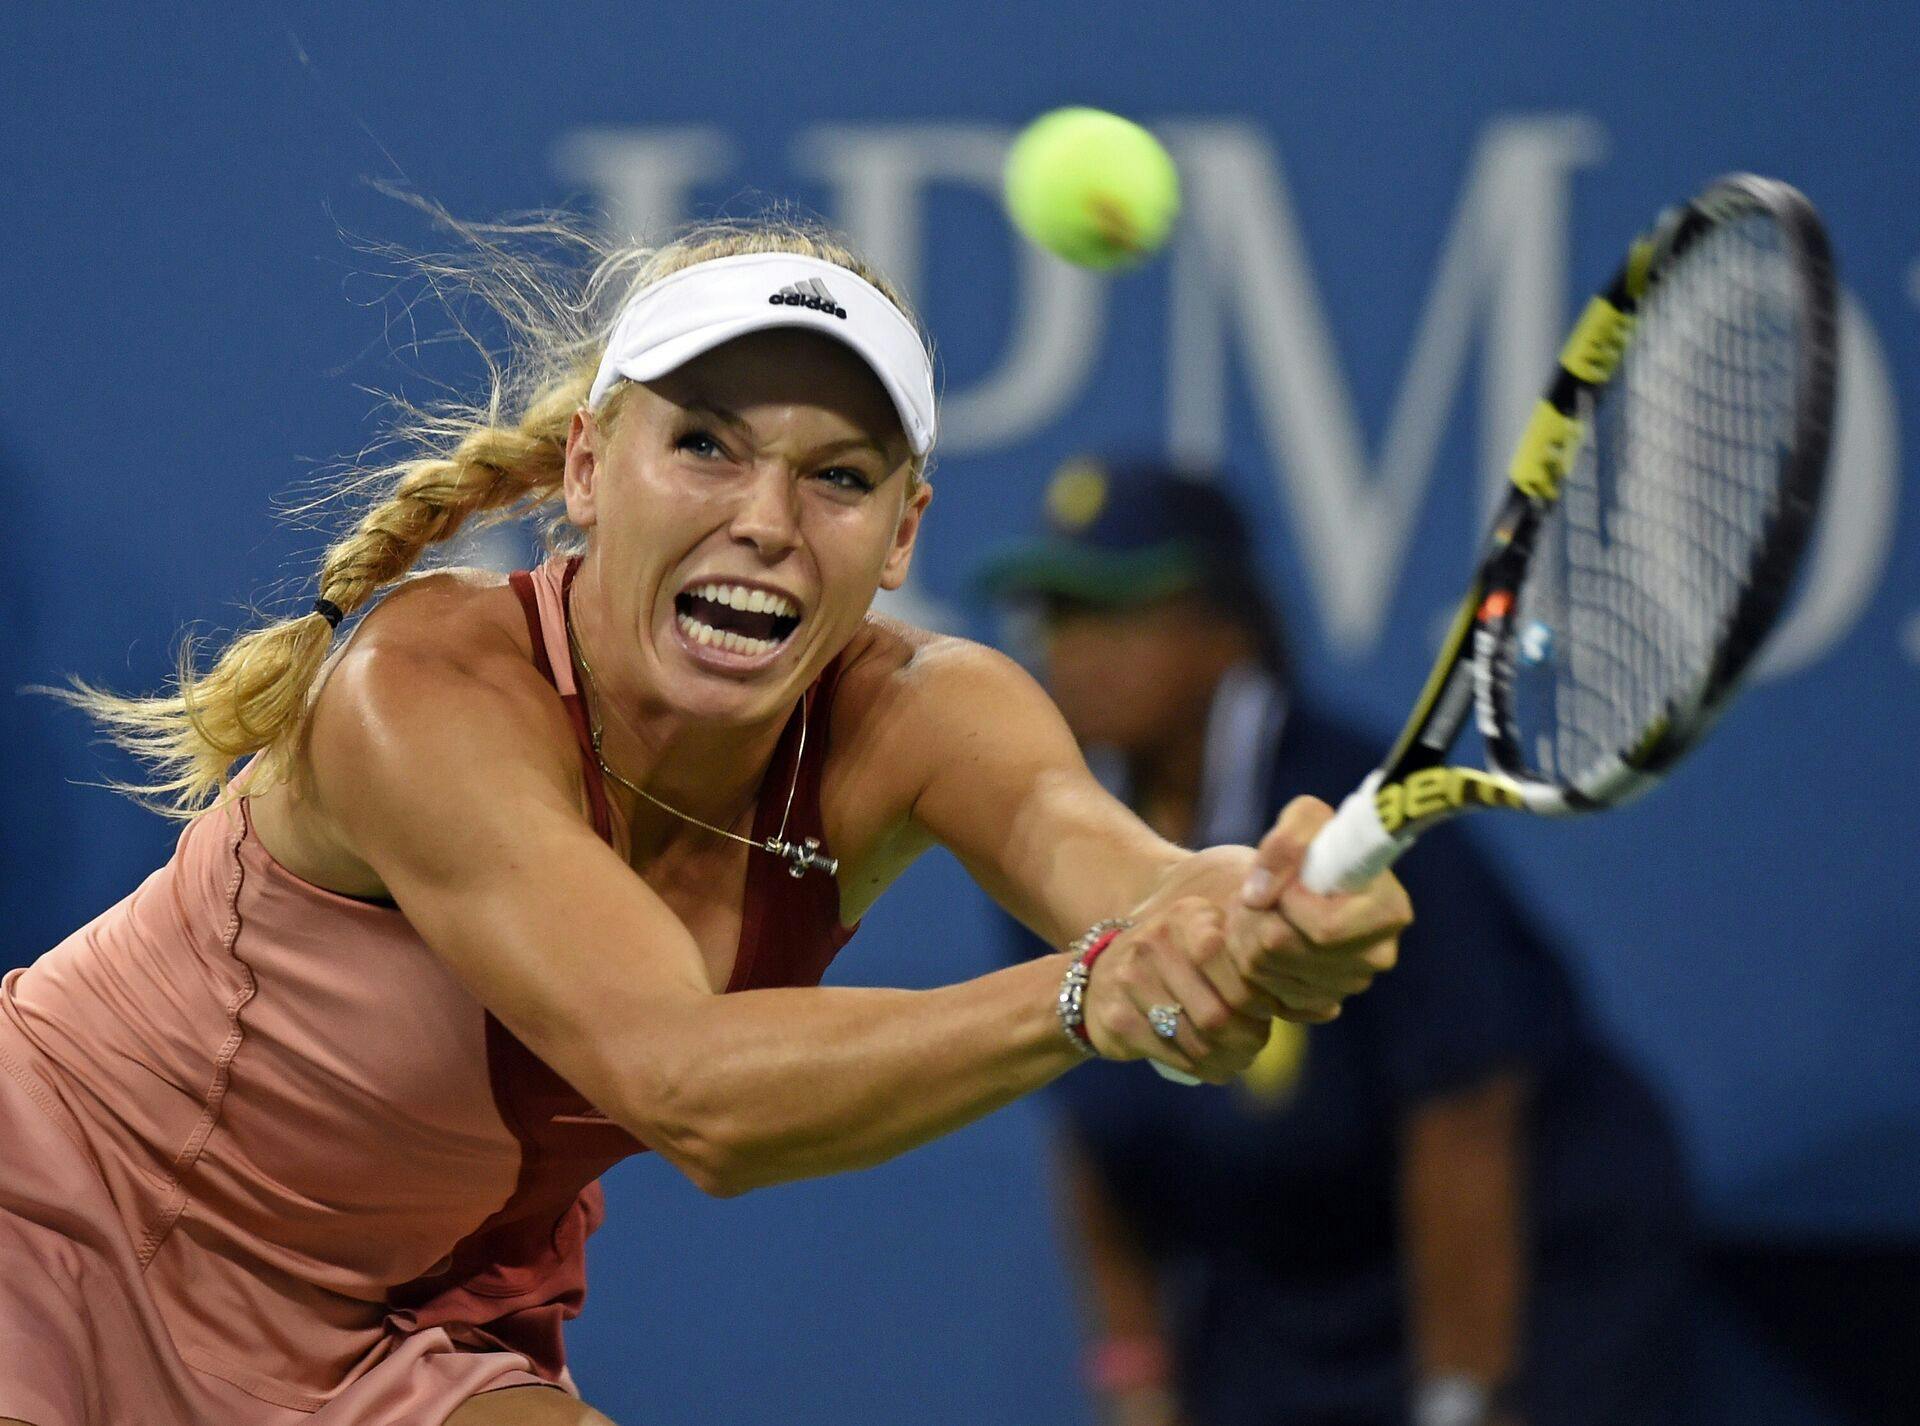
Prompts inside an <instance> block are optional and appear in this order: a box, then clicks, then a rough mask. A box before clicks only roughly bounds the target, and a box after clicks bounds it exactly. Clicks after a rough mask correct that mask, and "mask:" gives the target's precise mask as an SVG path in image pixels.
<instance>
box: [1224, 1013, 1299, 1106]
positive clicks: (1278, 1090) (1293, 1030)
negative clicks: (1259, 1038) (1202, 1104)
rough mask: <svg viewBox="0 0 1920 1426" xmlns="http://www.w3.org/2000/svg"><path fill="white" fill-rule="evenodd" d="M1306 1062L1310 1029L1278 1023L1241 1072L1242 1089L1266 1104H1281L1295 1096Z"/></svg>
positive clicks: (1281, 1021) (1292, 1024)
mask: <svg viewBox="0 0 1920 1426" xmlns="http://www.w3.org/2000/svg"><path fill="white" fill-rule="evenodd" d="M1306 1059H1307V1027H1306V1026H1304V1025H1296V1024H1294V1023H1293V1022H1292V1021H1291V1020H1275V1021H1274V1022H1273V1028H1272V1029H1271V1030H1269V1031H1268V1032H1267V1043H1266V1044H1265V1045H1264V1046H1263V1047H1262V1048H1261V1050H1260V1053H1259V1054H1257V1055H1255V1056H1254V1057H1253V1063H1252V1064H1250V1065H1248V1066H1247V1067H1246V1068H1245V1069H1243V1070H1241V1071H1240V1087H1241V1088H1242V1089H1244V1090H1246V1092H1247V1093H1248V1094H1250V1095H1252V1096H1253V1097H1254V1098H1255V1099H1258V1100H1260V1101H1261V1102H1263V1103H1265V1104H1270V1105H1271V1104H1278V1103H1279V1102H1280V1101H1282V1100H1284V1099H1287V1098H1289V1097H1290V1096H1291V1095H1292V1094H1293V1090H1294V1086H1295V1085H1296V1084H1298V1083H1299V1080H1300V1071H1301V1068H1302V1067H1303V1066H1304V1065H1305V1064H1306Z"/></svg>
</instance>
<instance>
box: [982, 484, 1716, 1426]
mask: <svg viewBox="0 0 1920 1426" xmlns="http://www.w3.org/2000/svg"><path fill="white" fill-rule="evenodd" d="M1220 480H1221V477H1220V476H1219V475H1218V473H1215V472H1186V471H1182V470H1179V469H1176V468H1172V467H1168V466H1164V465H1160V464H1156V463H1150V462H1148V463H1123V462H1105V461H1100V460H1094V459H1081V460H1076V461H1073V462H1070V463H1069V464H1068V465H1066V466H1065V467H1063V468H1062V470H1061V471H1060V472H1059V473H1058V474H1057V475H1056V476H1055V478H1054V479H1053V481H1052V484H1051V486H1050V487H1049V490H1048V494H1047V509H1048V517H1047V520H1048V529H1047V531H1046V533H1045V534H1044V535H1042V536H1040V537H1038V538H1036V539H1034V540H1032V541H1028V542H1025V543H1023V544H1020V545H1017V546H1014V547H1011V548H1009V549H1007V550H1004V551H1002V552H1001V553H1000V554H998V555H997V556H996V557H995V558H993V559H992V560H990V561H989V562H988V564H987V565H986V566H985V567H984V569H983V570H982V572H981V585H982V588H983V589H984V590H985V591H986V592H987V593H988V594H990V595H991V596H993V597H995V598H998V599H1001V600H1005V601H1009V602H1011V603H1012V604H1013V605H1014V606H1016V607H1017V608H1019V609H1021V610H1023V611H1025V612H1027V613H1029V614H1031V615H1034V616H1037V627H1035V628H1032V629H1031V630H1030V631H1029V632H1030V633H1031V634H1032V635H1033V636H1035V637H1036V638H1037V642H1038V655H1039V658H1038V661H1039V663H1040V665H1041V669H1040V671H1041V674H1042V677H1043V681H1044V682H1045V683H1046V685H1047V687H1048V690H1049V691H1050V692H1051V693H1052V695H1053V697H1054V700H1055V702H1056V703H1057V704H1058V706H1059V707H1060V710H1061V712H1062V713H1063V714H1064V715H1065V716H1066V719H1067V722H1068V724H1069V726H1070V727H1071V728H1072V729H1073V732H1074V734H1075V736H1076V737H1077V738H1078V739H1079V740H1080V741H1081V743H1082V744H1083V745H1084V746H1085V747H1086V748H1087V750H1088V753H1089V758H1090V761H1091V762H1092V764H1093V766H1094V768H1095V771H1096V772H1097V773H1098V774H1099V775H1100V776H1101V777H1102V780H1103V781H1105V782H1106V783H1107V785H1108V786H1109V788H1110V789H1112V790H1113V791H1115V792H1116V793H1117V794H1118V795H1120V796H1121V797H1122V798H1123V799H1124V800H1125V801H1127V802H1128V803H1129V805H1131V806H1132V807H1133V808H1134V809H1135V810H1136V811H1137V812H1138V813H1139V814H1140V816H1141V817H1142V818H1143V820H1145V821H1146V822H1147V824H1148V825H1149V826H1151V827H1153V829H1154V830H1155V831H1157V832H1159V833H1160V834H1161V835H1162V836H1164V837H1166V838H1167V839H1169V840H1170V841H1174V842H1178V843H1181V844H1183V845H1190V846H1202V845H1206V844H1208V843H1212V842H1217V841H1231V840H1233V839H1235V838H1240V837H1245V836H1247V835H1249V834H1251V833H1252V832H1255V831H1257V830H1258V829H1259V828H1260V827H1261V826H1262V825H1264V823H1265V822H1266V820H1267V819H1268V818H1269V817H1270V816H1271V814H1272V811H1273V809H1274V808H1275V807H1277V806H1278V805H1279V804H1280V802H1281V801H1282V800H1283V798H1284V797H1285V796H1286V795H1287V793H1288V792H1289V791H1290V790H1294V789H1301V788H1304V789H1309V790H1311V791H1313V792H1315V793H1317V794H1319V795H1322V796H1326V797H1328V798H1330V799H1334V800H1337V799H1338V798H1339V797H1340V796H1342V795H1343V794H1344V793H1345V792H1346V791H1348V790H1349V789H1351V788H1352V787H1354V786H1355V785H1356V784H1357V783H1358V782H1359V781H1360V779H1361V778H1362V776H1364V775H1365V773H1366V772H1367V771H1368V770H1369V769H1370V767H1371V766H1372V757H1371V754H1372V752H1373V751H1374V750H1376V749H1377V748H1378V747H1379V746H1381V745H1380V744H1379V743H1378V742H1376V741H1374V740H1371V739H1361V738H1358V737H1356V736H1354V735H1352V734H1350V733H1349V732H1348V731H1347V729H1346V728H1345V727H1344V726H1343V725H1342V724H1341V723H1340V722H1339V721H1337V720H1335V719H1333V718H1331V717H1330V716H1329V715H1328V713H1327V712H1326V711H1325V710H1323V709H1321V708H1318V707H1316V706H1315V705H1314V704H1313V703H1312V702H1311V701H1310V700H1308V699H1307V698H1305V697H1303V696H1302V693H1301V691H1300V689H1299V687H1298V685H1297V684H1296V682H1295V679H1294V677H1293V670H1292V665H1291V663H1290V660H1289V657H1288V647H1287V640H1286V637H1285V634H1284V631H1283V628H1282V624H1281V621H1280V619H1279V617H1278V615H1277V613H1276V611H1275V609H1274V608H1273V606H1272V604H1271V602H1270V601H1269V600H1268V598H1267V597H1266V595H1265V593H1264V590H1263V586H1262V583H1261V580H1260V578H1259V576H1258V574H1257V572H1256V562H1255V556H1254V552H1253V550H1252V548H1251V545H1250V541H1249V537H1248V532H1247V529H1246V527H1245V524H1244V522H1243V520H1242V518H1241V516H1240V514H1239V513H1238V511H1237V509H1236V507H1235V506H1234V505H1233V503H1232V502H1231V501H1230V500H1229V499H1228V498H1227V496H1225V495H1224V494H1223V493H1222V492H1221V489H1220ZM1020 637H1021V636H1019V635H1016V639H1017V640H1018V639H1020ZM1398 870H1400V872H1401V873H1402V875H1403V878H1404V880H1405V882H1406V885H1407V886H1408V888H1409V890H1410V891H1411V893H1412V895H1413V896H1414V898H1415V903H1416V905H1417V906H1418V907H1419V918H1418V921H1417V923H1416V924H1415V925H1414V927H1413V928H1412V929H1411V930H1410V931H1409V932H1408V934H1407V936H1406V940H1405V947H1404V954H1403V958H1402V962H1401V965H1400V968H1399V969H1398V970H1397V971H1396V973H1395V974H1394V975H1393V976H1392V977H1389V978H1387V979H1386V980H1384V981H1382V982H1381V984H1380V985H1379V986H1378V987H1377V988H1376V989H1375V990H1374V991H1373V992H1372V993H1371V994H1369V995H1367V996H1365V997H1362V998H1360V999H1358V1000H1356V1001H1354V1002H1352V1003H1351V1004H1349V1005H1348V1006H1346V1007H1345V1010H1344V1012H1343V1014H1342V1015H1341V1016H1340V1018H1339V1019H1337V1020H1335V1021H1333V1022H1332V1023H1331V1024H1326V1025H1319V1026H1315V1027H1313V1028H1312V1029H1311V1030H1309V1029H1307V1028H1305V1027H1302V1026H1299V1025H1292V1024H1284V1023H1276V1024H1275V1025H1274V1027H1273V1034H1272V1037H1271V1039H1270V1040H1269V1042H1268V1045H1267V1047H1266V1049H1265V1050H1264V1051H1263V1052H1262V1053H1261V1055H1260V1057H1259V1058H1258V1059H1257V1060H1256V1061H1255V1062H1254V1064H1253V1065H1252V1066H1251V1067H1250V1068H1249V1069H1248V1071H1247V1072H1246V1073H1245V1074H1244V1075H1243V1076H1242V1078H1241V1079H1240V1080H1239V1082H1238V1083H1236V1084H1235V1085H1234V1086H1232V1087H1231V1088H1227V1089H1209V1088H1199V1089H1191V1088H1184V1087H1181V1086H1178V1085H1174V1084H1170V1083H1167V1082H1166V1081H1164V1080H1162V1079H1160V1078H1159V1077H1157V1076H1155V1075H1152V1074H1148V1073H1134V1072H1133V1069H1136V1068H1137V1069H1141V1070H1144V1068H1145V1067H1144V1066H1139V1067H1131V1068H1127V1067H1114V1068H1112V1069H1108V1070H1100V1071H1094V1072H1090V1073H1088V1074H1086V1075H1082V1076H1076V1077H1074V1078H1073V1079H1071V1080H1067V1081H1063V1082H1062V1083H1061V1084H1060V1085H1059V1086H1058V1087H1057V1089H1056V1090H1055V1091H1054V1094H1055V1096H1056V1102H1057V1105H1058V1108H1059V1109H1060V1110H1061V1111H1062V1114H1063V1118H1064V1125H1063V1130H1062V1133H1061V1134H1060V1137H1059V1139H1058V1144H1059V1154H1058V1157H1059V1165H1058V1167H1059V1170H1060V1176H1061V1179H1062V1181H1063V1185H1064V1196H1063V1210H1062V1216H1063V1220H1064V1231H1065V1233H1066V1236H1067V1238H1068V1239H1069V1240H1070V1241H1069V1243H1068V1247H1069V1248H1070V1250H1071V1251H1070V1256H1071V1258H1072V1259H1073V1260H1074V1261H1075V1262H1076V1263H1077V1264H1078V1265H1079V1268H1080V1269H1081V1273H1082V1276H1083V1278H1084V1284H1083V1285H1084V1289H1085V1298H1086V1304H1087V1308H1088V1311H1089V1313H1090V1317H1091V1323H1090V1325H1091V1345H1090V1347H1089V1349H1088V1352H1087V1356H1086V1371H1087V1377H1088V1381H1089V1385H1090V1386H1091V1388H1092V1390H1093V1392H1094V1393H1095V1394H1096V1397H1097V1399H1098V1402H1099V1404H1100V1407H1101V1412H1102V1420H1103V1421H1104V1422H1106V1423H1109V1426H1172V1423H1176V1422H1178V1423H1184V1426H1409V1423H1411V1426H1649V1423H1662V1426H1664V1423H1673V1426H1679V1423H1680V1422H1681V1421H1682V1420H1683V1419H1684V1412H1685V1406H1684V1392H1685V1379H1686V1375H1687V1369H1686V1362H1687V1358H1688V1349H1687V1341H1688V1322H1687V1313H1688V1301H1687V1291H1688V1282H1689V1276H1690V1267H1689V1262H1690V1256H1691V1248H1690V1241H1689V1231H1688V1225H1687V1213H1686V1207H1685V1205H1686V1191H1685V1184H1684V1178H1683V1174H1682V1169H1681V1166H1680V1163H1679V1159H1678V1153H1677V1149H1676V1146H1675V1144H1674V1142H1673V1139H1672V1136H1671V1134H1670V1132H1669V1130H1668V1127H1667V1124H1666V1120H1665V1116H1664V1114H1663V1113H1662V1111H1661V1109H1660V1108H1659V1107H1658V1105H1657V1104H1656V1102H1655V1101H1654V1099H1653V1097H1652V1096H1651V1095H1650V1093H1649V1091H1648V1090H1647V1088H1646V1087H1645V1086H1644V1085H1643V1084H1642V1083H1641V1081H1640V1080H1639V1079H1638V1078H1637V1077H1636V1076H1635V1075H1634V1074H1633V1073H1631V1072H1630V1071H1629V1070H1628V1069H1627V1068H1626V1067H1625V1066H1624V1065H1623V1064H1622V1063H1621V1062H1620V1061H1619V1059H1617V1058H1616V1057H1615V1056H1614V1055H1613V1054H1611V1053H1610V1052H1609V1051H1608V1050H1607V1049H1606V1048H1605V1047H1604V1046H1603V1045H1602V1044H1601V1043H1600V1041H1599V1040H1598V1039H1597V1038H1596V1036H1595V1033H1594V1031H1593V1028H1592V1027H1591V1025H1590V1024H1589V1023H1588V1022H1587V1020H1586V1018H1585V1016H1584V1015H1583V1013H1582V1011H1581V1008H1580V1006H1579V1004H1578V1002H1577V1000H1576V997H1575V994H1574V991H1573V988H1572V986H1571V984H1570V983H1569V981H1568V978H1567V976H1566V975H1565V973H1564V972H1563V971H1562V969H1561V968H1560V966H1559V964H1558V963H1557V961H1556V958H1555V956H1554V955H1553V954H1552V952H1551V951H1550V949H1549V948H1548V946H1547V945H1546V944H1545V942H1544V941H1543V940H1542V938H1541V935H1540V933H1539V931H1538V930H1537V929H1536V928H1535V927H1534V926H1533V925H1532V924H1531V923H1530V921H1529V920H1528V918H1527V917H1526V916H1525V915H1524V914H1523V913H1522V911H1521V909H1520V907H1519V905H1518V904H1517V901H1516V898H1515V896H1514V895H1513V893H1512V892H1511V891H1509V889H1508V888H1507V887H1506V885H1505V884H1504V882H1503V881H1502V879H1501V878H1500V877H1498V876H1497V875H1496V874H1495V873H1494V872H1493V871H1492V869H1491V868H1490V867H1489V865H1488V864H1487V862H1486V860H1485V859H1484V858H1483V857H1482V856H1481V855H1480V854H1479V853H1478V852H1477V851H1476V850H1475V849H1474V847H1473V846H1472V845H1471V843H1470V842H1469V840H1468V839H1467V838H1466V837H1465V836H1464V835H1463V834H1462V832H1461V830H1460V829H1459V828H1444V829H1442V830H1440V831H1437V832H1435V833H1433V834H1432V835H1431V836H1429V837H1427V838H1424V839H1423V840H1422V842H1421V844H1420V846H1419V848H1418V849H1417V850H1415V851H1414V852H1413V853H1412V855H1410V856H1408V857H1407V858H1406V859H1405V860H1404V861H1403V862H1401V863H1400V864H1399V867H1398ZM1010 930H1011V931H1012V932H1013V940H1014V942H1015V945H1014V950H1015V954H1016V955H1017V956H1018V957H1021V958H1024V957H1025V956H1028V955H1031V954H1033V953H1034V952H1035V951H1036V950H1039V949H1042V948H1040V947H1037V946H1036V945H1034V944H1033V942H1032V941H1031V940H1030V939H1029V938H1027V937H1026V936H1025V935H1024V933H1020V932H1019V931H1018V928H1017V927H1011V924H1010Z"/></svg>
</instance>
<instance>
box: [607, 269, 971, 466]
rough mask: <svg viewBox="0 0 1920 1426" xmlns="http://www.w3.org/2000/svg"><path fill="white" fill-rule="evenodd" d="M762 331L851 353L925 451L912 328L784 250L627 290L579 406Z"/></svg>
mask: <svg viewBox="0 0 1920 1426" xmlns="http://www.w3.org/2000/svg"><path fill="white" fill-rule="evenodd" d="M769 327H806V328H809V329H811V330H813V331H816V332H822V333H825V334H826V335H827V336H829V337H832V338H834V339H835V340H836V341H841V342H844V343H846V344H847V345H848V346H850V347H852V348H853V349H854V351H856V352H858V353H859V354H860V357H861V359H862V360H864V361H865V362H866V364H867V365H868V366H870V367H872V368H873V374H874V375H875V376H877V377H879V378H880V384H881V385H882V386H883V387H885V388H886V392H887V395H888V397H890V398H891V399H892V401H893V409H894V410H895V411H896V412H897V413H898V414H899V417H900V426H901V429H902V430H904V431H905V432H906V433H907V444H908V445H909V446H910V447H912V449H913V453H914V454H915V455H917V456H923V455H925V454H926V453H927V452H928V451H930V450H932V449H933V437H934V409H933V367H932V365H931V364H930V363H929V362H928V360H927V349H926V347H925V346H924V345H923V344H922V343H921V341H920V334H919V333H918V332H917V331H915V330H914V328H913V324H912V323H911V322H909V321H908V320H907V318H906V316H905V314H904V313H902V312H901V310H900V309H899V308H898V307H896V306H894V305H893V303H891V302H889V301H888V300H887V299H886V297H884V296H883V295H882V294H881V293H880V291H879V289H877V288H875V287H874V286H873V285H872V284H871V283H869V282H867V281H866V280H865V279H864V278H862V277H860V276H859V275H858V274H857V273H854V272H850V271H848V270H847V269H846V268H844V267H841V266H839V265H838V264H837V263H831V262H822V261H821V260H820V259H819V258H812V257H798V256H795V255H793V254H789V253H748V254H743V255H742V256H739V257H720V258H713V259H711V260H710V261H707V262H702V263H696V264H694V265H693V266H692V267H688V268H683V269H681V270H680V271H679V272H676V273H674V274H673V275H672V276H671V277H664V278H662V279H661V280H660V281H658V282H656V283H654V284H653V285H652V286H650V287H645V288H642V289H641V290H640V291H639V292H637V293H635V294H634V296H633V299H632V300H631V301H629V302H628V303H627V306H626V310H625V311H623V312H622V313H621V314H620V320H619V321H617V322H615V323H614V326H613V336H612V338H611V339H610V340H609V341H608V342H607V351H606V355H605V356H603V357H601V358H600V370H599V372H598V373H597V374H596V375H595V376H594V378H593V390H592V392H591V394H590V395H589V396H588V397H587V404H588V406H590V407H592V408H593V409H595V410H598V409H599V407H600V403H601V402H602V401H604V400H605V399H606V396H607V393H608V392H609V391H611V390H613V388H614V385H615V383H617V382H619V381H620V380H621V379H622V378H624V379H626V380H628V381H653V380H655V379H656V378H658V377H662V376H665V375H666V374H667V373H668V372H670V371H673V370H675V369H676V368H678V367H681V366H684V365H685V364H686V363H687V362H690V361H692V360H693V359H694V358H695V357H697V356H699V355H700V354H701V353H702V352H709V351H712V350H713V349H714V348H715V347H717V346H719V345H720V344H721V343H723V342H730V341H732V340H733V339H734V338H735V337H743V336H745V335H746V334H747V333H749V332H761V331H765V330H766V329H767V328H769Z"/></svg>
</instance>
